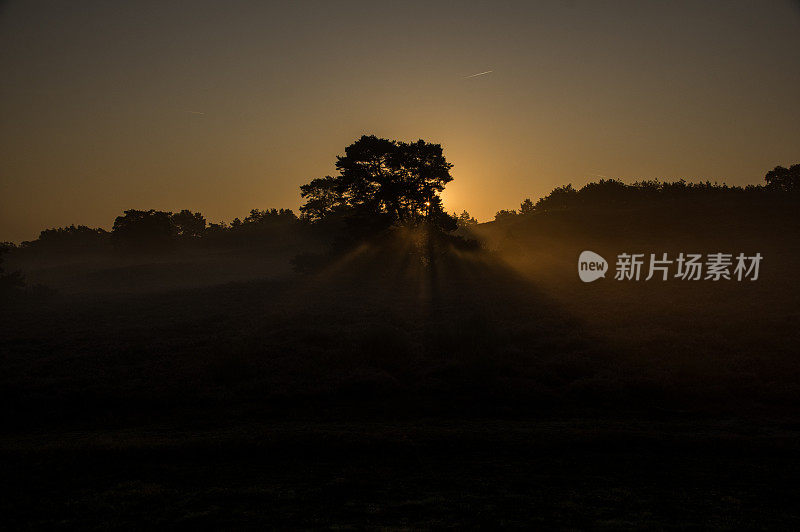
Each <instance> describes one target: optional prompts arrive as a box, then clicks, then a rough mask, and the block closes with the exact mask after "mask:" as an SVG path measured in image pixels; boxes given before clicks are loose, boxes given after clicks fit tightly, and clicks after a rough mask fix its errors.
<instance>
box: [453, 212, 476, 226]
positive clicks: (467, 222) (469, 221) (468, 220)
mask: <svg viewBox="0 0 800 532" xmlns="http://www.w3.org/2000/svg"><path fill="white" fill-rule="evenodd" d="M457 222H458V227H461V228H469V227H474V226H476V225H478V220H476V219H475V218H473V217H472V216H470V214H469V213H468V212H467V211H463V212H462V213H461V214H459V215H458V218H457Z"/></svg>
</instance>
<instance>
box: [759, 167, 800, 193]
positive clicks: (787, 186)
mask: <svg viewBox="0 0 800 532" xmlns="http://www.w3.org/2000/svg"><path fill="white" fill-rule="evenodd" d="M764 181H766V182H767V187H768V188H770V189H775V190H781V191H784V192H800V163H799V164H793V165H791V166H790V167H789V168H784V167H783V166H776V167H775V168H773V169H772V170H770V171H769V172H767V175H765V176H764Z"/></svg>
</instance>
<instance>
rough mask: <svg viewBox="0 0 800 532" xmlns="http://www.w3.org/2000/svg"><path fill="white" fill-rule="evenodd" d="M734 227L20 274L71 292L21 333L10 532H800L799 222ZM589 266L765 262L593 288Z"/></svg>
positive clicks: (421, 241) (6, 341)
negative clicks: (674, 260)
mask: <svg viewBox="0 0 800 532" xmlns="http://www.w3.org/2000/svg"><path fill="white" fill-rule="evenodd" d="M693 209H694V210H693ZM737 209H738V207H737ZM738 213H739V211H738V210H735V209H732V208H730V206H726V207H724V208H723V207H720V208H718V209H716V210H713V209H712V210H711V211H709V209H708V206H707V205H704V206H699V207H696V208H693V207H691V206H689V207H686V208H685V209H683V210H682V211H680V212H675V209H671V208H664V209H661V210H653V209H647V210H630V211H625V212H618V213H615V214H613V215H609V214H608V213H599V214H598V213H596V212H583V213H569V212H564V213H551V214H548V215H542V216H532V217H527V218H520V219H519V220H515V221H513V222H511V223H507V224H499V223H493V224H486V225H481V226H478V227H477V228H475V229H474V230H473V236H476V237H479V238H480V239H481V240H482V242H483V243H484V247H483V249H481V250H468V249H454V248H450V247H448V245H447V244H446V242H440V241H430V240H426V237H425V235H421V234H405V233H401V234H398V235H395V236H394V237H391V238H387V239H386V240H385V241H381V240H377V241H371V242H368V243H364V244H363V245H361V246H358V247H355V248H353V249H351V250H350V251H349V252H348V253H346V254H341V255H339V256H337V257H336V258H335V259H332V260H331V261H330V262H329V263H328V264H327V265H326V266H324V267H323V268H321V269H319V270H316V271H313V272H310V273H306V274H299V273H295V272H293V271H292V270H291V268H290V266H289V261H290V258H291V253H284V254H249V255H248V254H243V253H233V252H231V253H219V254H216V255H191V256H187V255H175V256H159V257H145V256H139V257H126V258H119V257H116V258H107V257H106V258H98V257H82V258H73V259H70V260H63V259H59V260H58V261H56V260H55V259H54V260H53V261H51V262H50V263H48V262H47V261H46V260H43V259H41V258H39V259H37V260H36V261H35V262H33V261H30V262H27V263H26V262H25V260H23V259H24V258H17V259H14V257H13V256H12V257H10V258H9V263H10V265H11V266H15V267H18V268H21V269H22V270H23V271H24V272H25V273H26V275H27V277H28V280H29V281H31V282H41V283H45V284H47V285H48V286H51V287H53V288H55V289H57V290H59V292H58V294H56V295H54V296H52V297H47V298H33V297H32V298H29V299H25V300H21V301H16V302H13V304H8V305H4V306H3V308H2V310H0V318H2V322H1V323H2V326H1V327H0V334H2V344H0V345H1V346H2V347H0V356H1V357H2V367H3V371H2V374H0V394H2V395H1V396H0V398H2V401H0V411H2V415H3V424H2V427H3V431H2V436H0V457H2V465H1V466H0V467H2V469H3V471H4V475H3V477H4V479H6V481H5V482H4V483H3V488H4V493H3V497H2V499H1V500H2V502H0V511H1V512H2V515H3V518H2V519H3V520H4V521H6V524H7V525H9V526H11V527H14V528H25V527H31V526H33V527H52V526H69V527H85V528H101V527H108V526H122V527H128V528H138V527H141V526H145V525H148V526H151V525H166V524H173V525H174V524H178V525H181V526H185V527H194V526H198V524H203V525H208V524H212V525H216V526H218V527H230V526H236V527H243V526H258V525H261V526H263V525H272V526H282V527H320V526H323V527H364V526H375V527H400V528H405V527H409V528H410V527H435V526H441V525H451V526H475V525H486V526H493V525H500V526H503V525H504V526H522V525H531V524H533V525H537V524H538V525H542V526H549V527H561V528H613V529H619V528H641V527H652V528H672V527H680V528H686V527H698V528H700V527H709V526H715V527H722V528H743V527H748V528H750V527H754V528H774V527H781V528H795V527H797V526H798V525H799V524H800V512H799V511H797V509H796V507H795V505H794V504H793V503H794V501H796V500H797V498H798V495H800V493H798V487H797V485H796V483H795V482H794V480H795V479H796V478H797V475H798V473H800V471H799V470H800V467H798V466H799V465H800V462H798V460H797V459H796V456H797V452H798V448H799V447H800V416H798V413H800V411H799V410H798V406H800V404H799V403H798V399H799V398H800V393H798V392H800V363H798V360H797V356H798V347H800V336H799V334H800V333H798V329H797V324H798V323H800V311H798V309H797V306H796V302H797V300H798V295H799V294H798V287H797V283H796V281H795V279H794V277H793V275H794V273H795V270H796V266H797V264H798V259H800V255H798V249H797V242H798V239H797V237H798V236H800V231H799V230H798V228H799V227H800V224H798V218H797V217H796V215H795V213H794V212H793V210H792V209H791V208H789V207H780V206H779V207H777V208H774V209H770V210H769V211H768V212H766V211H765V212H758V213H757V214H756V215H755V216H750V217H747V216H741V215H739V214H738ZM686 235H691V237H687V236H686ZM584 249H590V250H593V251H596V252H598V253H600V254H601V255H602V256H604V257H605V258H606V259H608V260H609V262H610V263H612V267H613V261H614V258H615V256H616V255H617V254H618V253H621V252H623V251H627V252H634V251H635V252H643V253H650V252H653V253H661V252H669V253H670V254H671V255H674V254H677V253H678V252H680V251H684V252H702V253H712V252H717V251H724V252H730V253H738V252H745V253H748V254H750V253H754V252H757V251H758V252H760V253H761V254H762V255H763V256H764V257H765V259H764V262H763V264H762V271H761V277H760V278H759V280H758V281H755V282H750V281H742V282H737V281H720V282H712V281H696V282H694V281H692V282H689V281H687V282H681V281H676V280H670V281H664V282H662V281H649V282H643V281H642V282H638V283H636V282H625V281H615V280H614V279H613V275H610V276H608V277H607V278H606V279H601V280H598V281H596V282H594V283H591V284H583V283H581V282H580V281H579V280H578V278H577V275H576V260H577V256H578V254H579V253H580V251H583V250H584ZM15 260H16V262H14V261H15Z"/></svg>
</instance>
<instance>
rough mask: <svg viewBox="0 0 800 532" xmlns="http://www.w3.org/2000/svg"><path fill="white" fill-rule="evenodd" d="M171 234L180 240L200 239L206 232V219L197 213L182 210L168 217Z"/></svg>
mask: <svg viewBox="0 0 800 532" xmlns="http://www.w3.org/2000/svg"><path fill="white" fill-rule="evenodd" d="M169 220H170V222H171V223H172V231H173V234H174V235H175V236H177V237H180V238H200V237H201V236H203V232H204V231H205V230H206V219H205V217H204V216H203V215H202V214H200V213H199V212H192V211H190V210H188V209H183V210H182V211H181V212H179V213H176V214H172V215H170V217H169Z"/></svg>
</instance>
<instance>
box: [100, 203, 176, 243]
mask: <svg viewBox="0 0 800 532" xmlns="http://www.w3.org/2000/svg"><path fill="white" fill-rule="evenodd" d="M171 214H172V213H169V212H163V211H156V210H153V209H150V210H149V211H138V210H135V209H130V210H127V211H124V213H123V216H117V218H116V219H115V220H114V227H113V228H112V229H111V236H112V238H113V240H114V241H115V242H116V243H117V244H120V245H122V246H125V247H130V248H140V249H145V248H160V247H164V246H166V245H167V244H168V243H169V241H170V239H171V237H172V222H171V220H170V216H171Z"/></svg>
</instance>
